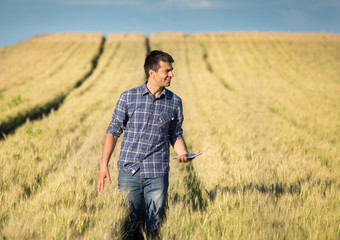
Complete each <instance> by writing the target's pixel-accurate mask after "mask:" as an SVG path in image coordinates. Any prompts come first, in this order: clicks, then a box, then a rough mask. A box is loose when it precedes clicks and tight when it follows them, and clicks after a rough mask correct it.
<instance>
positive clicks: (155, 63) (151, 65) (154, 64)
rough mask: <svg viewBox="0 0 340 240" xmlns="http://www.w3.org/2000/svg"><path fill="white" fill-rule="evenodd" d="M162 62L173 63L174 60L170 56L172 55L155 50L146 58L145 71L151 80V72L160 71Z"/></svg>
mask: <svg viewBox="0 0 340 240" xmlns="http://www.w3.org/2000/svg"><path fill="white" fill-rule="evenodd" d="M160 61H163V62H167V63H173V62H174V59H173V58H172V57H171V56H170V54H168V53H166V52H162V51H159V50H154V51H152V52H150V53H149V54H148V55H147V56H146V58H145V63H144V71H145V74H146V77H147V78H149V71H150V70H154V71H155V72H157V71H158V69H159V68H160V65H159V62H160Z"/></svg>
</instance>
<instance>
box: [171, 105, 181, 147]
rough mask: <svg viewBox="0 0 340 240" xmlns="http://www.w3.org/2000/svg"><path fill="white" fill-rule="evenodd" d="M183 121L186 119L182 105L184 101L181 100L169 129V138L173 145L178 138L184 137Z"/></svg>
mask: <svg viewBox="0 0 340 240" xmlns="http://www.w3.org/2000/svg"><path fill="white" fill-rule="evenodd" d="M183 121H184V116H183V106H182V101H180V102H179V105H178V107H177V111H176V114H175V118H174V120H173V122H172V123H171V126H170V129H169V140H170V143H171V145H173V144H174V143H175V142H176V140H178V139H183V138H184V137H183V129H182V123H183Z"/></svg>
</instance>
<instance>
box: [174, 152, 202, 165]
mask: <svg viewBox="0 0 340 240" xmlns="http://www.w3.org/2000/svg"><path fill="white" fill-rule="evenodd" d="M200 152H201V150H197V151H195V152H194V154H199V153H200ZM193 159H195V158H188V154H187V153H186V154H182V155H180V156H179V157H177V161H178V162H180V163H187V162H190V161H192V160H193Z"/></svg>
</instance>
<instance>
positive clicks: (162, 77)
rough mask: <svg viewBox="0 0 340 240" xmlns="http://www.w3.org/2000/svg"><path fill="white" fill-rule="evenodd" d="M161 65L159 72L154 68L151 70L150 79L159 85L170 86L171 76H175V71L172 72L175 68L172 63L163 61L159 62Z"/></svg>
mask: <svg viewBox="0 0 340 240" xmlns="http://www.w3.org/2000/svg"><path fill="white" fill-rule="evenodd" d="M159 66H160V68H159V69H158V71H157V72H155V71H153V70H151V71H150V78H151V79H150V81H152V82H153V83H154V84H156V85H157V86H159V87H169V86H170V83H171V78H173V77H174V73H173V72H172V70H173V69H174V68H173V67H172V64H171V63H168V62H163V61H160V62H159Z"/></svg>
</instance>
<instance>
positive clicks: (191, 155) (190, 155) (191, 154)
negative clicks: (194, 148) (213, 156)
mask: <svg viewBox="0 0 340 240" xmlns="http://www.w3.org/2000/svg"><path fill="white" fill-rule="evenodd" d="M201 154H203V153H202V152H200V153H197V154H195V153H188V156H187V158H189V159H190V158H195V157H197V156H199V155H201ZM183 155H185V154H181V155H178V156H176V157H173V158H172V159H177V158H178V157H180V156H183Z"/></svg>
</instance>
